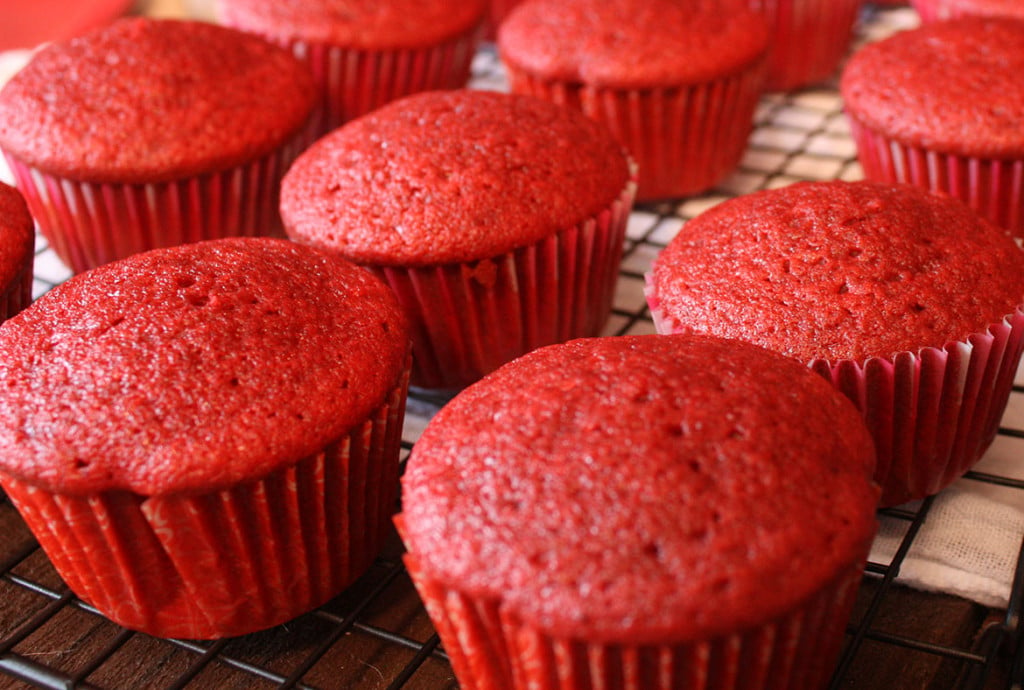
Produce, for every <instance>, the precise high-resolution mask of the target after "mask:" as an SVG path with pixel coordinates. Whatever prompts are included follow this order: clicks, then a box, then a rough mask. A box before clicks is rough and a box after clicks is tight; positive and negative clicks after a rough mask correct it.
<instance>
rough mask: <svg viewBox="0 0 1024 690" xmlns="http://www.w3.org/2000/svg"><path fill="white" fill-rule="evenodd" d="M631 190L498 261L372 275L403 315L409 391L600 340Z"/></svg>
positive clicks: (453, 383)
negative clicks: (579, 341)
mask: <svg viewBox="0 0 1024 690" xmlns="http://www.w3.org/2000/svg"><path fill="white" fill-rule="evenodd" d="M635 186H636V185H635V182H633V181H630V182H629V183H627V185H626V187H625V189H624V190H623V191H622V193H621V195H620V196H619V197H618V198H617V199H616V200H615V202H614V203H613V204H611V205H610V206H609V207H608V208H607V209H605V210H604V211H602V212H600V213H598V214H597V215H596V216H594V217H592V218H589V219H587V220H585V221H583V222H581V223H579V224H578V225H576V226H574V227H571V228H568V229H566V230H563V231H561V232H558V233H556V234H554V235H552V236H550V237H547V238H545V239H542V240H540V241H539V242H537V243H535V244H532V245H529V246H526V247H522V248H519V249H516V250H513V251H511V252H508V253H506V254H502V255H500V256H497V257H493V258H488V259H482V260H480V261H473V262H468V263H453V264H442V265H435V266H422V267H417V266H412V267H406V266H383V267H372V270H373V271H374V272H375V273H376V274H377V275H378V276H380V277H381V278H382V279H383V280H384V281H385V282H386V283H387V284H388V285H389V286H390V287H391V290H392V292H394V293H395V295H396V296H397V297H398V301H399V302H400V303H401V305H402V307H403V309H404V310H405V312H406V314H407V315H408V316H409V323H410V330H411V333H412V341H413V360H414V363H413V374H412V384H413V385H414V386H418V387H420V388H430V389H436V390H446V391H454V390H458V389H461V388H464V387H465V386H467V385H469V384H470V383H473V382H474V381H476V380H478V379H480V378H481V377H482V376H483V375H485V374H487V373H490V372H491V371H493V370H495V369H497V368H498V367H499V366H501V365H502V364H505V363H506V362H509V361H511V360H513V359H515V358H516V357H519V356H520V355H523V354H526V353H527V352H529V351H531V350H534V349H536V348H538V347H541V346H543V345H551V344H554V343H559V342H564V341H566V340H571V339H573V338H581V337H587V336H596V335H599V334H600V332H601V329H602V327H603V326H604V324H605V322H606V321H607V320H608V316H609V314H610V313H611V306H612V298H613V296H614V292H615V285H616V282H617V280H618V275H619V262H620V261H621V259H622V246H623V242H624V240H625V234H626V222H627V221H628V219H629V212H630V210H631V209H632V206H633V195H634V191H635Z"/></svg>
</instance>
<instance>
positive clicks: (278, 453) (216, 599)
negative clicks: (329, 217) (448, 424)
mask: <svg viewBox="0 0 1024 690" xmlns="http://www.w3.org/2000/svg"><path fill="white" fill-rule="evenodd" d="M408 347H409V343H408V337H407V333H406V328H405V321H404V318H403V316H402V314H401V311H400V309H399V307H398V305H397V303H396V302H395V300H394V298H393V297H392V296H391V294H390V291H388V289H387V287H386V286H384V285H383V284H381V283H380V282H379V281H378V280H377V279H375V278H374V277H373V276H372V275H370V274H369V273H368V272H367V271H365V270H363V269H361V268H359V267H357V266H353V265H351V264H348V263H346V262H343V261H341V260H339V259H337V258H335V257H331V256H329V255H326V254H324V253H322V252H318V251H316V250H314V249H312V248H309V247H303V246H301V245H297V244H295V243H292V242H288V241H286V240H282V239H270V238H230V239H223V240H211V241H207V242H200V243H193V244H188V245H182V246H179V247H173V248H166V249H157V250H153V251H150V252H145V253H141V254H137V255H134V256H132V257H129V258H127V259H124V260H121V261H118V262H113V263H111V264H107V265H105V266H102V267H99V268H97V269H94V270H92V271H88V272H85V273H82V274H80V275H78V276H76V277H74V278H72V279H71V280H69V281H67V282H66V283H64V284H62V285H60V286H58V287H56V288H54V289H53V290H52V291H50V292H48V293H47V294H45V295H44V296H43V297H41V298H40V299H39V300H37V301H36V302H35V303H34V304H32V306H30V307H29V308H27V309H25V310H24V311H22V312H21V313H20V314H18V315H17V316H15V317H13V318H11V319H9V320H8V321H6V322H5V323H4V324H3V325H2V326H0V361H3V362H4V365H3V366H2V367H0V378H2V380H3V383H4V385H3V386H2V387H0V484H2V485H3V488H4V489H5V490H6V491H7V495H8V496H9V498H10V499H11V501H12V502H13V503H14V505H15V506H16V507H17V508H18V510H19V511H20V512H21V514H22V516H23V517H24V518H25V522H26V523H27V524H28V526H29V528H30V529H31V530H32V531H33V533H34V534H35V536H36V537H37V539H38V540H39V543H40V545H41V546H42V547H43V549H44V551H45V552H46V554H47V555H48V556H49V557H50V559H51V560H52V561H53V564H54V566H55V567H56V569H57V572H58V573H59V574H60V575H61V577H63V578H64V580H65V581H66V582H67V584H68V585H69V586H70V587H71V589H72V590H73V591H74V592H76V593H77V594H78V595H79V596H80V597H82V599H84V600H85V601H87V602H89V603H91V604H93V605H94V606H96V608H97V609H99V610H100V611H101V612H102V613H103V614H104V615H106V616H108V617H109V618H110V619H111V620H113V621H114V622H116V623H118V624H120V625H123V626H125V627H128V628H132V629H134V630H141V631H144V632H147V633H150V634H152V635H157V636H161V637H185V638H214V637H227V636H233V635H240V634H243V633H248V632H252V631H255V630H260V629H263V628H267V627H270V626H273V625H276V624H278V623H281V622H283V621H286V620H289V619H291V618H293V617H295V616H297V615H299V614H301V613H303V612H305V611H307V610H310V609H312V608H314V607H315V606H318V605H320V604H322V603H324V602H325V601H327V600H328V599H330V598H331V597H333V596H335V595H336V594H337V593H338V592H339V591H340V590H341V589H342V588H343V587H345V586H346V585H347V584H349V583H350V582H352V581H353V580H354V579H355V578H356V577H358V576H359V575H360V574H361V573H362V572H363V571H364V570H365V569H366V568H367V567H368V566H369V565H370V563H371V561H372V560H373V558H374V557H375V555H376V553H377V550H378V549H379V548H380V546H381V544H382V540H383V538H384V537H385V535H387V534H388V533H389V527H390V518H391V515H392V513H393V512H394V509H395V507H396V500H395V499H396V492H397V488H398V486H397V485H398V454H399V444H400V440H401V426H402V418H403V412H404V403H405V385H406V382H407V376H408Z"/></svg>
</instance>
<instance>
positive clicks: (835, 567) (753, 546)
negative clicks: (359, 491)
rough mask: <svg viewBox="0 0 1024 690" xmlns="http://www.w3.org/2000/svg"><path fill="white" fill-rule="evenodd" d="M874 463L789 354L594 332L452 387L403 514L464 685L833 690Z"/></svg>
mask: <svg viewBox="0 0 1024 690" xmlns="http://www.w3.org/2000/svg"><path fill="white" fill-rule="evenodd" d="M873 466H874V449H873V446H872V441H871V437H870V436H869V435H868V433H867V431H866V429H865V428H864V424H863V422H862V420H861V419H860V417H859V415H858V414H857V411H856V409H855V408H854V407H853V406H852V405H851V404H850V403H849V401H848V400H845V399H844V398H843V396H842V395H840V394H838V393H837V392H836V391H835V390H834V389H833V388H832V387H831V386H829V385H828V383H826V382H825V381H823V380H821V379H820V378H819V377H817V376H815V375H814V374H813V373H812V372H811V371H810V370H808V369H807V368H806V367H804V366H802V365H800V364H798V363H797V362H794V361H792V360H790V359H787V358H786V357H783V356H781V355H778V354H776V353H772V352H769V351H766V350H763V349H761V348H758V347H754V346H752V345H748V344H746V343H742V342H739V341H727V340H721V339H718V338H707V337H696V336H657V335H648V336H631V337H607V338H592V339H583V340H575V341H572V342H569V343H567V344H561V345H554V346H550V347H546V348H542V349H539V350H536V351H534V352H531V353H529V354H527V355H525V356H524V357H522V358H520V359H518V360H516V361H514V362H512V363H510V364H508V365H506V366H504V367H502V368H501V369H499V370H498V371H496V372H494V373H493V374H491V375H489V376H487V377H486V378H484V379H483V380H481V381H479V382H478V383H476V384H474V385H473V386H471V387H469V388H468V389H466V390H465V391H463V392H462V393H460V394H459V395H458V396H456V397H455V398H454V399H453V400H452V401H451V402H450V403H449V404H448V405H446V406H445V407H444V408H443V409H442V410H441V411H440V412H439V413H438V414H437V415H436V416H435V417H434V418H433V419H432V420H431V422H430V424H429V425H428V426H427V428H426V430H425V431H424V433H423V435H422V437H421V438H420V440H419V441H418V442H417V443H416V445H415V446H414V448H413V451H412V454H411V456H410V458H409V462H408V465H407V469H406V472H405V473H404V474H403V477H402V513H401V514H400V515H399V516H398V517H397V518H396V522H397V525H398V528H399V533H400V534H401V535H402V537H403V539H404V542H405V544H406V547H407V548H408V553H407V555H406V564H407V566H408V569H409V573H410V575H411V576H412V579H413V582H414V584H415V585H416V588H417V589H418V591H419V593H420V595H421V596H422V598H423V600H424V602H425V603H426V608H427V612H428V613H429V614H430V616H431V619H432V620H433V622H434V625H435V627H436V628H437V631H438V634H439V635H440V637H441V641H442V643H443V644H444V648H445V651H446V652H447V653H448V655H449V657H450V658H451V662H452V667H453V669H454V671H455V675H456V677H457V678H458V680H459V683H460V684H461V686H462V687H464V688H508V689H510V690H511V689H516V690H519V689H525V688H530V689H531V690H555V689H558V690H561V689H563V688H573V689H574V690H591V689H594V690H596V689H597V688H622V689H623V690H648V689H649V688H688V687H709V686H708V684H707V679H708V678H718V679H730V680H729V682H726V681H725V680H722V681H720V682H718V683H716V684H714V685H713V687H723V688H725V687H728V688H744V689H749V690H754V689H760V688H764V687H778V688H820V687H824V686H825V684H826V683H827V682H828V678H829V677H830V675H831V674H832V671H833V665H834V663H835V660H836V657H837V655H838V652H839V649H840V648H841V646H842V642H843V636H844V632H845V626H846V622H847V619H848V617H849V613H850V609H851V606H852V604H853V600H854V597H855V595H856V591H857V587H858V585H859V582H860V579H861V576H862V567H863V563H864V560H865V558H866V555H867V550H868V548H869V546H870V544H871V540H872V537H873V535H874V531H875V517H874V514H875V501H876V500H877V498H878V489H877V487H876V486H875V485H873V484H872V482H871V472H872V469H873Z"/></svg>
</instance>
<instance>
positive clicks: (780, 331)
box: [648, 182, 1024, 505]
mask: <svg viewBox="0 0 1024 690" xmlns="http://www.w3.org/2000/svg"><path fill="white" fill-rule="evenodd" d="M648 302H649V304H650V306H651V311H652V313H653V315H654V318H655V325H656V326H657V328H658V331H659V332H661V333H679V332H687V333H690V332H694V333H709V334H713V335H718V336H722V337H730V338H739V339H743V340H747V341H750V342H753V343H756V344H758V345H762V346H764V347H767V348H770V349H773V350H776V351H779V352H782V353H784V354H786V355H789V356H790V357H793V358H795V359H796V360H798V361H800V362H803V363H805V364H807V365H808V366H810V367H812V368H813V369H814V370H815V371H817V372H819V373H820V374H822V375H823V376H825V377H826V378H828V379H830V380H831V381H832V382H833V383H834V384H835V385H836V386H837V387H838V388H839V389H840V390H842V391H843V392H844V393H846V394H847V395H848V396H849V397H850V398H851V399H852V400H853V401H854V403H856V405H857V406H858V407H859V408H860V409H861V411H862V412H863V414H864V417H865V419H866V420H867V423H868V426H869V428H870V429H871V431H872V433H873V435H874V437H875V441H876V444H877V446H878V469H877V474H876V478H877V480H878V482H879V484H880V485H881V486H882V489H883V494H882V503H883V504H884V505H894V504H897V503H902V502H904V501H908V500H911V499H915V498H922V497H924V496H927V495H929V494H934V493H936V492H938V491H939V490H940V489H942V488H943V487H945V486H946V485H948V484H949V483H951V482H952V481H953V480H955V479H956V478H958V477H960V476H961V475H962V474H963V473H964V472H966V471H967V470H968V469H969V468H970V466H971V465H972V464H973V463H974V462H975V461H977V460H978V459H979V458H980V457H981V455H982V453H983V452H984V451H985V449H986V448H987V447H988V445H989V444H990V443H991V442H992V439H993V438H994V437H995V434H996V432H997V430H998V426H999V420H1000V417H1001V416H1002V412H1003V410H1004V408H1005V406H1006V403H1007V398H1008V396H1009V393H1010V388H1011V385H1012V383H1013V377H1014V373H1015V371H1016V368H1017V364H1018V361H1019V359H1020V355H1021V348H1022V347H1024V312H1022V306H1024V252H1022V251H1021V250H1020V249H1019V248H1018V247H1017V245H1016V243H1015V242H1014V241H1013V240H1012V239H1011V238H1010V237H1009V235H1007V234H1006V233H1005V231H1003V230H1001V229H999V228H997V227H995V226H994V225H992V224H990V223H988V222H987V221H985V220H983V219H981V218H980V217H978V216H977V215H976V214H975V213H974V212H973V211H971V210H970V209H969V208H967V207H966V206H965V205H963V204H962V203H961V202H959V201H957V200H956V199H952V198H949V197H947V196H940V195H936V194H931V193H929V192H927V191H925V190H922V189H918V188H916V187H912V186H909V185H886V184H878V183H869V182H859V183H845V182H821V183H801V184H796V185H792V186H789V187H785V188H781V189H777V190H772V191H766V192H758V193H756V194H751V195H748V196H743V197H739V198H736V199H734V200H731V201H728V202H725V203H722V204H720V205H718V206H716V207H714V208H713V209H711V210H710V211H706V212H705V213H703V214H701V215H699V216H697V217H696V218H694V219H693V220H691V221H690V222H688V223H687V224H686V226H685V227H684V228H683V230H682V231H681V232H680V233H679V235H678V236H676V238H675V239H673V240H672V242H670V243H669V245H668V247H666V249H665V250H664V251H663V252H662V253H661V255H660V256H658V258H657V259H656V261H655V263H654V267H653V269H652V271H651V274H650V275H649V276H648Z"/></svg>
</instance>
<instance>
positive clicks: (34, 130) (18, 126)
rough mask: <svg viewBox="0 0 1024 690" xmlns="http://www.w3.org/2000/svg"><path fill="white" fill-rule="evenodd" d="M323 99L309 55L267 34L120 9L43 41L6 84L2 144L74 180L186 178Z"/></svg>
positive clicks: (295, 123) (259, 148) (254, 147)
mask: <svg viewBox="0 0 1024 690" xmlns="http://www.w3.org/2000/svg"><path fill="white" fill-rule="evenodd" d="M314 98H315V92H314V87H313V81H312V77H311V76H310V75H309V74H307V70H306V69H305V68H304V67H303V66H302V64H301V63H300V62H299V61H298V60H297V59H296V58H294V57H293V56H292V55H291V54H290V53H289V52H287V51H285V50H284V49H282V48H279V47H277V46H274V45H271V44H270V43H268V42H266V41H265V40H263V39H261V38H258V37H255V36H251V35H248V34H244V33H242V32H240V31H236V30H234V29H229V28H226V27H221V26H216V25H213V24H207V23H203V22H191V21H178V20H154V19H149V18H143V17H137V18H129V19H122V20H119V21H117V22H115V23H113V24H111V25H109V26H106V27H103V28H101V29H98V30H95V31H93V32H90V33H88V34H85V35H83V36H79V37H76V38H73V39H70V40H69V41H66V42H62V43H55V44H51V45H49V46H46V47H44V48H42V49H41V50H40V51H39V52H38V53H37V54H36V55H35V56H34V57H33V58H32V59H31V60H30V62H29V63H28V65H27V66H26V67H25V68H23V69H22V70H21V71H19V72H18V73H17V74H16V75H15V76H14V77H13V78H12V79H11V80H10V81H9V82H8V83H7V84H6V85H5V86H4V88H3V89H2V90H0V147H2V148H3V149H4V150H5V152H7V153H10V154H13V155H14V156H16V157H17V158H19V159H21V160H23V161H24V162H26V163H28V164H29V165H32V166H33V167H37V168H39V169H41V170H43V171H44V172H47V173H50V174H54V175H59V176H63V177H68V178H71V179H87V180H90V181H101V182H139V181H141V182H156V181H162V180H169V179H179V178H183V177H188V176H191V175H194V174H197V173H201V172H213V171H218V170H222V169H227V168H230V167H232V166H234V165H237V164H239V163H242V162H248V161H250V160H254V159H257V158H259V157H260V156H263V155H265V154H267V153H270V152H271V151H273V150H275V149H277V148H278V147H279V146H281V145H282V144H283V143H284V142H286V141H288V140H290V139H291V138H292V137H293V136H295V135H297V134H298V133H299V132H300V131H301V130H302V129H303V127H305V126H306V125H307V121H308V118H309V116H310V113H311V111H312V108H313V107H314Z"/></svg>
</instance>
